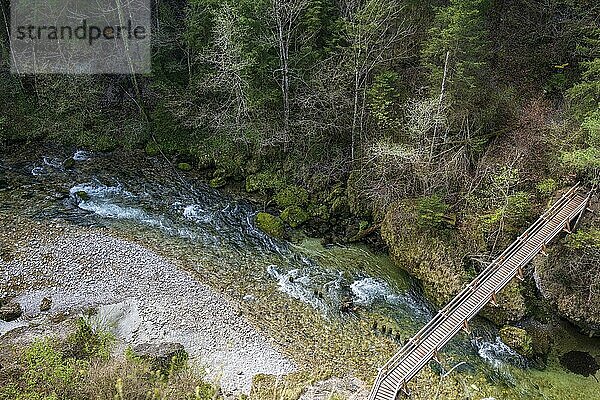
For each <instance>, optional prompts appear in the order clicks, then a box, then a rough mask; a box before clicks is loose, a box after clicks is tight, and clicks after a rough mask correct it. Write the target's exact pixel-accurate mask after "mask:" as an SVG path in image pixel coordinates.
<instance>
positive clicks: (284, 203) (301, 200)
mask: <svg viewBox="0 0 600 400" xmlns="http://www.w3.org/2000/svg"><path fill="white" fill-rule="evenodd" d="M274 200H275V203H277V205H278V206H279V207H281V208H282V209H284V208H287V207H291V206H297V207H304V206H306V204H307V203H308V192H307V191H306V190H305V189H303V188H301V187H299V186H294V185H289V186H286V187H284V188H283V189H282V190H280V191H279V192H278V193H277V194H276V195H275V198H274Z"/></svg>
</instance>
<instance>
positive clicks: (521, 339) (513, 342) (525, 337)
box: [499, 326, 534, 358]
mask: <svg viewBox="0 0 600 400" xmlns="http://www.w3.org/2000/svg"><path fill="white" fill-rule="evenodd" d="M499 335H500V339H502V341H503V342H504V343H505V344H506V345H507V346H508V347H510V348H511V349H513V350H514V351H516V352H517V353H519V354H520V355H522V356H523V357H528V358H530V357H532V356H533V354H534V352H533V341H532V339H531V336H529V334H528V333H527V331H526V330H525V329H521V328H517V327H515V326H505V327H503V328H502V329H500V332H499Z"/></svg>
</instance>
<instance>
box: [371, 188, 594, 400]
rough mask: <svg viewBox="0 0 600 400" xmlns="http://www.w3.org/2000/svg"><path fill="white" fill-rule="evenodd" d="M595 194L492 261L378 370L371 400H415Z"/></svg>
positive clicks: (559, 210)
mask: <svg viewBox="0 0 600 400" xmlns="http://www.w3.org/2000/svg"><path fill="white" fill-rule="evenodd" d="M590 197H591V192H590V193H588V194H587V195H585V194H581V193H580V188H579V184H577V185H575V186H574V187H572V188H571V189H570V190H569V191H567V192H566V193H565V194H563V195H562V197H561V198H560V199H559V200H558V201H557V202H556V203H554V205H552V207H550V209H548V210H547V211H546V212H545V213H544V214H543V215H542V216H541V217H540V218H539V219H538V220H537V221H536V222H535V223H534V224H533V225H531V226H530V227H529V229H527V230H526V231H525V232H524V233H523V234H522V235H521V236H519V238H517V240H516V241H515V242H514V243H513V244H511V245H510V246H509V247H508V248H507V249H506V250H505V251H504V252H503V253H502V254H501V255H500V256H499V257H498V258H496V259H495V260H494V261H492V262H491V263H490V264H489V265H488V266H487V267H486V268H485V270H483V271H482V272H481V274H479V275H478V276H477V277H476V278H475V279H474V280H473V281H472V282H471V283H469V284H468V285H467V286H466V288H465V289H464V290H463V291H462V292H460V293H459V294H458V295H457V296H456V297H455V298H454V299H453V300H452V301H450V303H448V304H447V305H446V306H445V307H444V308H442V309H441V310H440V311H438V313H437V315H436V316H435V317H434V318H433V319H432V320H431V321H429V323H428V324H427V325H425V326H424V327H423V329H421V330H420V331H419V332H418V333H417V334H416V335H415V336H414V337H412V338H411V339H410V340H409V341H408V343H407V344H406V345H405V346H404V347H403V348H402V349H400V351H398V353H396V354H395V355H394V356H393V357H392V358H391V359H390V360H389V361H388V362H387V363H386V364H385V365H384V366H383V367H382V368H380V370H379V374H378V375H377V379H376V380H375V384H374V385H373V388H372V389H371V393H370V395H369V400H395V399H396V397H397V396H398V394H399V393H404V394H405V395H407V396H408V395H410V392H409V390H408V387H407V383H408V381H410V380H411V379H412V378H413V377H414V376H415V375H416V374H417V373H418V372H419V371H420V370H421V369H422V368H423V367H424V366H425V365H426V364H427V363H428V362H429V361H430V360H432V359H433V358H437V354H438V351H439V350H440V349H441V348H442V347H443V346H444V345H445V344H446V343H448V342H449V341H450V339H452V338H453V337H454V336H455V335H456V334H457V333H458V332H459V331H460V330H461V329H463V330H465V331H467V332H469V321H470V320H471V319H472V318H473V317H474V316H475V315H476V314H477V313H478V312H479V311H481V309H482V308H483V307H484V306H485V305H486V304H487V303H489V302H491V303H492V304H496V294H497V293H498V292H500V291H501V290H502V289H503V288H504V287H505V286H506V285H507V284H508V283H509V282H510V281H511V280H512V279H513V278H515V277H517V278H519V279H521V280H522V279H523V267H524V266H525V265H526V264H527V263H529V262H530V261H531V260H532V259H533V258H534V257H535V256H536V255H537V254H539V253H544V251H545V248H546V245H548V244H549V243H550V242H551V241H552V240H553V239H555V238H556V237H557V236H558V235H559V234H560V233H561V232H563V231H564V232H567V233H571V230H572V229H573V228H574V227H575V226H576V225H577V223H578V222H579V220H580V218H581V216H582V215H583V213H584V212H585V210H586V209H587V206H588V203H589V200H590Z"/></svg>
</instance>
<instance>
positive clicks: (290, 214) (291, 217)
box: [281, 206, 310, 228]
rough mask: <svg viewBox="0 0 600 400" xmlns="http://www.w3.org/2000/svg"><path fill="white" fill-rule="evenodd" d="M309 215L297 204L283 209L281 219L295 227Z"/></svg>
mask: <svg viewBox="0 0 600 400" xmlns="http://www.w3.org/2000/svg"><path fill="white" fill-rule="evenodd" d="M308 218H310V216H309V215H308V213H307V212H306V211H304V210H303V209H302V208H300V207H298V206H291V207H288V208H286V209H285V210H283V212H282V213H281V219H282V220H283V221H284V222H286V223H287V224H288V225H289V226H291V227H292V228H297V227H299V226H300V225H302V224H303V223H305V222H306V221H307V220H308Z"/></svg>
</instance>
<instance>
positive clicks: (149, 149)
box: [144, 141, 160, 157]
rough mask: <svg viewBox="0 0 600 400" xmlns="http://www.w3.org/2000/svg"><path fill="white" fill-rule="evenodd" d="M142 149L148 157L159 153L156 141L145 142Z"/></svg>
mask: <svg viewBox="0 0 600 400" xmlns="http://www.w3.org/2000/svg"><path fill="white" fill-rule="evenodd" d="M144 151H145V152H146V154H147V155H149V156H150V157H154V156H157V155H158V154H160V146H159V145H158V143H156V142H154V141H152V142H148V143H146V147H145V148H144Z"/></svg>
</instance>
